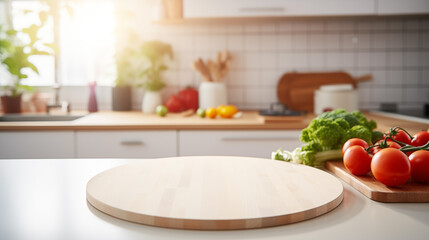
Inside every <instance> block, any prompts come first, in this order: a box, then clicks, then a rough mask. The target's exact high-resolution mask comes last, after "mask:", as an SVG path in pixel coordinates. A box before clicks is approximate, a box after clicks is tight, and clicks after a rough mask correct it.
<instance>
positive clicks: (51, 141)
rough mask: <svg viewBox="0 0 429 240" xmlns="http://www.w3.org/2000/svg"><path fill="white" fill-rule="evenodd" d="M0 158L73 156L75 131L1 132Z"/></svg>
mask: <svg viewBox="0 0 429 240" xmlns="http://www.w3.org/2000/svg"><path fill="white" fill-rule="evenodd" d="M0 146H1V147H0V148H1V150H0V158H14V159H16V158H73V157H74V132H73V131H55V132H47V131H34V132H21V131H16V132H15V131H12V132H0Z"/></svg>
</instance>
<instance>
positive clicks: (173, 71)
mask: <svg viewBox="0 0 429 240" xmlns="http://www.w3.org/2000/svg"><path fill="white" fill-rule="evenodd" d="M118 13H120V14H122V15H126V14H124V13H127V14H128V15H129V16H131V17H128V18H120V21H119V24H120V26H121V25H122V28H121V27H119V28H118V33H120V34H119V36H125V37H123V38H121V39H119V41H118V44H119V45H118V48H121V47H123V46H126V45H128V44H130V42H133V43H136V42H138V41H141V40H152V39H158V40H162V41H165V42H167V43H170V44H171V45H172V46H173V50H174V54H175V60H174V61H173V62H171V63H170V64H169V65H170V70H169V71H168V72H167V73H166V74H165V79H166V80H167V83H168V86H169V87H168V88H167V89H165V90H164V96H165V97H167V96H168V95H169V94H171V93H173V92H175V91H178V90H179V89H180V88H183V87H185V86H187V85H193V86H198V85H199V83H200V82H201V77H200V75H199V74H197V73H196V72H195V71H194V70H193V69H192V65H191V63H192V61H194V60H196V59H197V58H198V57H202V58H204V59H207V58H214V57H215V54H216V52H217V51H219V50H222V49H228V50H230V51H231V53H232V55H233V66H232V70H231V72H230V73H229V75H228V77H227V79H226V82H227V85H228V96H229V100H230V102H231V103H233V104H236V105H238V106H239V107H241V108H250V109H258V108H267V107H268V105H269V103H272V102H276V101H277V97H276V90H275V89H276V84H277V81H278V80H279V78H280V77H281V75H282V74H284V73H286V72H290V71H299V72H311V71H337V70H344V71H346V72H348V73H350V74H352V75H353V76H361V75H364V74H368V73H371V74H373V76H374V79H373V81H371V82H366V83H361V84H359V97H360V107H361V108H364V109H372V108H378V107H379V103H380V102H397V103H399V104H400V105H399V106H400V107H402V108H410V107H415V106H421V105H422V104H423V103H424V102H429V19H428V18H427V17H421V16H415V17H403V18H400V17H394V18H392V17H390V18H389V17H377V18H375V17H374V18H317V19H297V18H295V19H293V18H285V19H282V20H278V19H277V20H272V21H270V20H264V21H259V22H258V21H257V20H252V21H248V22H246V23H238V22H225V21H223V22H206V23H201V24H198V23H191V24H170V25H160V24H152V23H151V21H150V7H149V6H146V5H145V4H144V3H140V5H139V3H137V2H135V1H131V4H128V5H127V4H123V5H121V6H120V7H119V9H118ZM129 13H134V15H133V14H129ZM130 33H132V34H134V37H129V36H130ZM140 94H142V92H141V93H140ZM136 100H137V101H138V100H139V97H137V98H136ZM135 105H137V106H138V105H139V103H135Z"/></svg>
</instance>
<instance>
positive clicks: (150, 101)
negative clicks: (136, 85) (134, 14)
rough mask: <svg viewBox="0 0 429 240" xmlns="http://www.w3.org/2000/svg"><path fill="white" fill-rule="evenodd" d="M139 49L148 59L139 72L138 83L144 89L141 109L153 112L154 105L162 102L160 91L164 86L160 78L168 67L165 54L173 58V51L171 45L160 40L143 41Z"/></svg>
mask: <svg viewBox="0 0 429 240" xmlns="http://www.w3.org/2000/svg"><path fill="white" fill-rule="evenodd" d="M139 51H140V53H141V54H142V55H143V56H144V57H145V58H146V60H148V61H147V63H146V64H145V66H144V68H143V71H142V72H141V74H140V76H142V77H143V82H142V83H141V84H140V85H141V86H142V87H143V88H144V89H145V95H144V97H143V103H142V111H143V112H145V113H155V109H156V107H157V106H158V105H161V104H162V99H161V94H160V91H161V90H162V89H163V88H164V87H165V83H164V81H163V79H162V73H163V72H164V71H165V70H167V69H168V67H167V66H166V65H165V64H164V60H165V56H168V57H169V58H170V59H173V51H172V48H171V45H169V44H167V43H163V42H161V41H147V42H144V43H143V45H142V46H141V48H140V49H139Z"/></svg>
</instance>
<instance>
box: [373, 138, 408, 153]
mask: <svg viewBox="0 0 429 240" xmlns="http://www.w3.org/2000/svg"><path fill="white" fill-rule="evenodd" d="M383 142H384V140H380V141H378V142H376V143H375V145H380V144H381V143H383ZM386 144H387V145H388V147H387V148H396V149H400V148H401V145H399V144H397V143H395V142H394V141H390V140H387V141H386ZM382 149H384V148H381V147H379V146H376V147H373V148H371V150H370V152H371V153H372V154H376V153H377V152H379V151H380V150H382Z"/></svg>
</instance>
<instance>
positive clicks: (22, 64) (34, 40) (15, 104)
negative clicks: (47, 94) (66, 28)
mask: <svg viewBox="0 0 429 240" xmlns="http://www.w3.org/2000/svg"><path fill="white" fill-rule="evenodd" d="M42 13H43V12H42ZM42 13H40V14H39V16H46V15H43V14H42ZM40 20H41V24H39V25H37V24H32V25H31V26H29V27H27V28H23V29H21V30H20V31H17V30H14V29H8V30H6V29H4V27H3V26H0V39H1V40H0V41H1V43H0V61H1V64H2V65H3V66H4V67H5V68H6V69H7V70H8V72H9V73H10V79H9V80H10V82H9V84H8V85H6V86H3V87H2V88H3V93H2V96H1V104H2V109H3V112H4V113H20V112H21V98H22V93H23V92H25V91H32V89H33V88H32V87H30V86H28V85H25V84H23V83H22V80H24V79H26V78H27V77H28V75H27V74H26V73H25V72H24V69H30V70H31V71H33V72H35V73H36V74H38V73H39V72H38V69H37V67H36V66H35V65H34V64H33V63H31V61H30V57H31V56H33V55H51V53H49V52H47V51H46V50H48V51H49V50H52V49H53V48H52V46H51V45H49V44H46V43H42V42H41V41H40V39H39V38H38V36H37V34H38V32H39V30H40V28H42V27H43V25H44V24H45V22H46V18H44V17H41V18H40ZM22 38H27V39H28V41H27V42H24V41H22V40H21V39H22Z"/></svg>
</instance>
